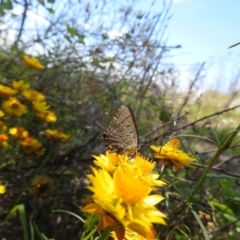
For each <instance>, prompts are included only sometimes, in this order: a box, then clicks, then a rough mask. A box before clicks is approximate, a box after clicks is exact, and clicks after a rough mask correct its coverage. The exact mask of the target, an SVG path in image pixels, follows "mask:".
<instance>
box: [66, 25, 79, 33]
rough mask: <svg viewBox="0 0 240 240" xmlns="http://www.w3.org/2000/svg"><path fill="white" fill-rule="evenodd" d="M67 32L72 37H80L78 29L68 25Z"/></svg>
mask: <svg viewBox="0 0 240 240" xmlns="http://www.w3.org/2000/svg"><path fill="white" fill-rule="evenodd" d="M67 31H68V32H69V33H70V34H71V35H72V36H77V35H78V31H77V29H76V28H73V27H70V26H69V25H68V24H67Z"/></svg>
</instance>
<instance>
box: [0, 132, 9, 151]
mask: <svg viewBox="0 0 240 240" xmlns="http://www.w3.org/2000/svg"><path fill="white" fill-rule="evenodd" d="M7 141H8V136H7V135H6V134H4V133H1V134H0V147H5V148H6V147H8V142H7Z"/></svg>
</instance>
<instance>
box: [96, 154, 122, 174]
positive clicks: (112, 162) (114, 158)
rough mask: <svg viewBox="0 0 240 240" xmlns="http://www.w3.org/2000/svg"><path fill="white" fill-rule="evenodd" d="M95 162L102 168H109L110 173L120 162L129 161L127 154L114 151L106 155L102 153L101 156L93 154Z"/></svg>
mask: <svg viewBox="0 0 240 240" xmlns="http://www.w3.org/2000/svg"><path fill="white" fill-rule="evenodd" d="M93 157H94V158H95V159H96V160H94V164H95V165H97V166H98V167H100V168H103V169H105V170H107V171H108V172H109V173H113V172H114V171H115V169H116V167H117V166H118V165H119V163H121V162H123V161H127V158H126V157H127V155H121V154H117V153H114V152H109V151H107V152H106V155H103V154H100V156H95V155H94V156H93Z"/></svg>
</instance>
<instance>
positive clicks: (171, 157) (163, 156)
mask: <svg viewBox="0 0 240 240" xmlns="http://www.w3.org/2000/svg"><path fill="white" fill-rule="evenodd" d="M179 146H180V142H179V140H178V139H176V138H173V139H171V140H170V141H168V142H167V143H166V144H164V145H163V146H159V147H157V146H151V147H150V148H151V149H152V150H153V151H155V158H159V159H160V161H161V163H162V164H164V165H165V166H169V165H170V166H171V165H173V166H175V167H177V168H182V167H184V166H190V163H191V162H194V161H195V160H196V159H195V158H193V157H190V156H188V154H186V153H184V152H182V151H181V150H179V149H178V148H179Z"/></svg>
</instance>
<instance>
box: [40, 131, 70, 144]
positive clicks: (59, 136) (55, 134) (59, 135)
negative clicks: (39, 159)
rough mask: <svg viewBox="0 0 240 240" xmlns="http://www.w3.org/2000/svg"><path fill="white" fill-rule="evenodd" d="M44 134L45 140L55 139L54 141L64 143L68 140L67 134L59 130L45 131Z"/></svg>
mask: <svg viewBox="0 0 240 240" xmlns="http://www.w3.org/2000/svg"><path fill="white" fill-rule="evenodd" d="M45 134H46V137H47V138H51V139H55V140H60V141H63V142H64V141H66V140H68V139H69V136H68V135H67V134H64V133H63V132H62V130H61V129H55V130H51V129H47V130H45Z"/></svg>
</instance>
